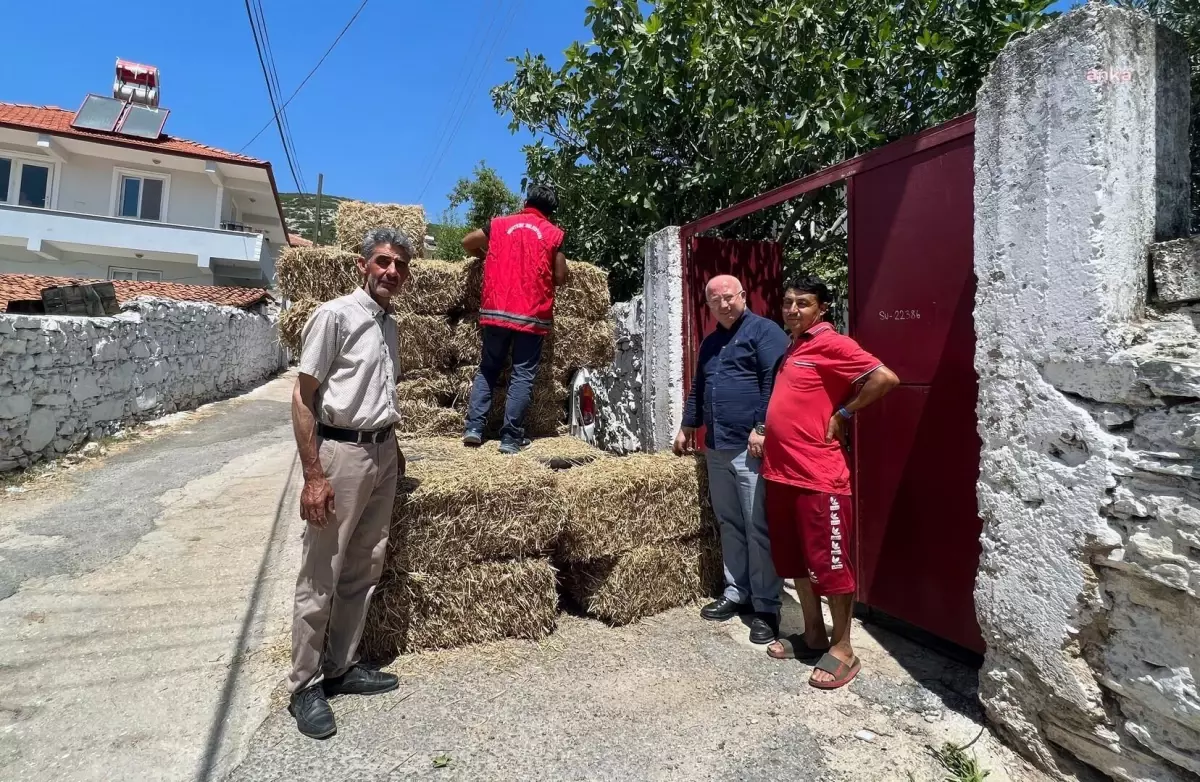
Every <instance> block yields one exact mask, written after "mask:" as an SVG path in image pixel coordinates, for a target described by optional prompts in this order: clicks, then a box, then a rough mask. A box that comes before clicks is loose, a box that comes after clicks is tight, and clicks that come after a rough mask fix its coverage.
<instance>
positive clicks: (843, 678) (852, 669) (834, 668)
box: [808, 652, 862, 690]
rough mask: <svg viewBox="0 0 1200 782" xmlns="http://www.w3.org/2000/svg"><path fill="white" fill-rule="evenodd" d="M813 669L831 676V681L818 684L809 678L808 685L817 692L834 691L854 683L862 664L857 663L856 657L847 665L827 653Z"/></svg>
mask: <svg viewBox="0 0 1200 782" xmlns="http://www.w3.org/2000/svg"><path fill="white" fill-rule="evenodd" d="M813 667H814V668H815V669H816V671H824V672H825V673H830V674H833V681H828V682H819V681H815V680H813V678H812V677H809V679H808V683H809V684H811V685H812V686H813V687H816V688H817V689H818V690H836V689H838V688H839V687H845V686H846V685H847V684H849V683H850V682H852V681H854V677H855V676H858V672H859V671H860V670H862V663H861V662H859V660H858V658H857V657H854V658H851V660H850V662H848V663H844V662H842V661H841V660H839V659H838V658H836V657H834V656H833V655H832V654H829V653H828V652H827V653H825V655H824V656H822V657H821V659H820V660H819V661H818V662H817V664H816V665H815V666H813ZM816 671H814V673H815V672H816Z"/></svg>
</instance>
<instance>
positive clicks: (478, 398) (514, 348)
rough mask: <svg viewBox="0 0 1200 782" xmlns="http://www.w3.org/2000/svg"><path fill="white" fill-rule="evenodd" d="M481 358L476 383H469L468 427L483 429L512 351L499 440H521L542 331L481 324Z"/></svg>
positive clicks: (539, 353) (535, 373)
mask: <svg viewBox="0 0 1200 782" xmlns="http://www.w3.org/2000/svg"><path fill="white" fill-rule="evenodd" d="M481 332H482V339H483V358H482V360H481V361H480V363H479V371H478V372H477V373H476V374H475V383H474V385H472V386H471V403H470V405H469V407H468V408H467V430H468V431H479V432H482V431H483V427H484V424H485V422H486V421H487V417H488V413H489V412H491V410H492V394H493V393H494V392H495V390H496V383H497V382H498V381H499V380H500V375H501V374H502V373H503V372H504V367H505V365H506V364H507V363H508V355H509V351H510V350H511V352H512V375H511V376H510V377H509V379H508V400H507V402H506V403H505V406H504V426H503V427H502V428H501V429H500V438H501V439H502V440H521V439H523V438H524V437H525V428H524V424H525V412H526V411H527V410H529V400H530V399H531V398H532V397H533V379H534V377H535V376H536V375H537V371H538V366H539V365H540V364H541V363H542V343H543V342H544V341H545V339H546V338H545V337H544V336H542V335H541V334H529V333H527V332H524V331H515V330H513V329H505V328H500V327H498V326H484V327H483V329H482V330H481Z"/></svg>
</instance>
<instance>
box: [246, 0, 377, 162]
mask: <svg viewBox="0 0 1200 782" xmlns="http://www.w3.org/2000/svg"><path fill="white" fill-rule="evenodd" d="M368 2H370V0H363V1H362V4H361V5H359V7H358V10H357V11H355V12H354V16H352V17H350V21H348V22H346V26H345V27H343V28H342V31H341V32H340V33H338V35H337V38H334V39H333V43H331V44H329V48H328V49H326V50H325V53H324V54H322V55H321V59H319V60H317V64H316V65H314V66H313V69H312V70H311V71H309V72H308V75H307V76H305V77H304V81H302V82H300V86H299V87H297V88H296V89H295V90H294V91H293V92H292V94H291V95H290V96H288V99H287V100H285V101H284V102H283V105H282V106H280V107H279V108H278V109H276V111H275V114H276V116H278V114H279V112H280V111H282V110H283V109H286V108H287V107H288V104H289V103H291V102H292V100H294V99H295V97H296V96H297V95H299V94H300V90H302V89H304V85H305V84H308V80H309V79H311V78H312V77H313V74H314V73H316V72H317V69H318V68H320V67H321V64H322V63H323V62H325V58H326V57H328V56H329V55H330V53H331V52H333V50H334V48H336V47H337V45H338V42H339V41H341V40H342V36H344V35H345V34H346V32H347V31H348V30H349V29H350V27H351V26H352V25H353V24H354V20H355V19H357V18H358V15H359V14H361V13H362V11H363V9H364V8H366V7H367V3H368ZM275 119H276V118H275V117H271V118H270V119H269V120H267V122H266V124H265V125H263V126H262V127H261V128H259V130H258V132H257V133H255V134H254V138H252V139H250V140H249V141H247V142H246V143H245V144H243V145H242V148H241V149H239V150H238V152H242V151H244V150H245V149H246V147H248V146H250V145H251V144H253V143H254V142H255V141H257V140H258V137H259V136H261V135H262V134H263V132H264V131H266V129H267V128H269V127H271V123H272V122H274V121H275Z"/></svg>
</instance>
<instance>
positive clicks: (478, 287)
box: [463, 257, 483, 312]
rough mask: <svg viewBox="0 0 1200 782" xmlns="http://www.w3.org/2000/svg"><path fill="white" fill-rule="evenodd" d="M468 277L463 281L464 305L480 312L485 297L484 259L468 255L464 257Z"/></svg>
mask: <svg viewBox="0 0 1200 782" xmlns="http://www.w3.org/2000/svg"><path fill="white" fill-rule="evenodd" d="M463 263H464V264H465V266H464V271H465V272H466V277H465V278H464V281H463V291H464V294H465V296H464V300H463V306H464V307H465V308H466V309H468V310H471V311H473V312H478V311H479V307H480V304H481V301H482V299H483V259H482V258H474V257H468V258H464V259H463Z"/></svg>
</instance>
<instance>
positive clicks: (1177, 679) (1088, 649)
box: [975, 4, 1200, 782]
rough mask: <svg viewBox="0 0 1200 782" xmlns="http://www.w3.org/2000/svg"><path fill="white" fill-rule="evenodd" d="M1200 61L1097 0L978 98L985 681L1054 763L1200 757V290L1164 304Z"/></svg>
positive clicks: (1000, 68)
mask: <svg viewBox="0 0 1200 782" xmlns="http://www.w3.org/2000/svg"><path fill="white" fill-rule="evenodd" d="M1096 68H1102V69H1104V68H1108V69H1112V68H1115V69H1119V70H1122V71H1125V70H1128V71H1130V72H1131V74H1132V80H1131V81H1130V82H1107V83H1105V82H1096V81H1094V80H1089V79H1088V78H1087V73H1088V72H1089V70H1091V69H1096ZM1187 76H1188V69H1187V60H1186V50H1185V48H1184V45H1183V42H1182V40H1180V39H1179V38H1178V37H1176V36H1173V35H1171V34H1169V33H1168V32H1167V31H1165V30H1163V29H1161V28H1157V29H1156V27H1155V26H1154V25H1153V23H1152V22H1151V21H1150V19H1149V18H1148V17H1146V16H1144V15H1141V14H1136V13H1132V12H1128V11H1122V10H1118V9H1115V8H1112V7H1108V6H1105V5H1101V4H1091V5H1088V6H1086V7H1085V8H1082V9H1079V10H1077V11H1074V12H1072V13H1071V14H1069V15H1067V16H1066V17H1064V18H1062V19H1060V20H1058V21H1056V22H1055V23H1053V24H1051V25H1049V26H1047V27H1046V28H1044V29H1042V30H1040V31H1038V32H1037V33H1034V34H1032V35H1029V36H1027V37H1025V38H1023V39H1020V40H1018V41H1016V42H1014V43H1013V44H1012V45H1010V46H1008V47H1007V48H1006V49H1005V50H1004V51H1003V52H1002V53H1001V55H1000V57H999V58H998V59H997V61H996V63H995V64H994V66H993V68H992V71H991V73H990V74H989V76H988V78H987V80H986V81H985V83H984V86H983V88H982V89H981V90H980V93H979V104H978V108H977V114H976V136H975V156H976V181H975V271H976V277H977V279H978V294H977V299H976V308H975V325H976V333H977V338H978V342H977V348H976V361H975V363H976V369H977V371H978V373H979V406H978V410H979V431H980V436H981V439H982V441H983V452H982V456H981V462H980V479H979V486H978V496H979V509H980V515H981V517H982V519H983V521H984V532H983V537H982V557H981V562H980V570H979V576H978V579H977V583H976V591H975V599H976V608H977V612H978V617H979V622H980V627H981V629H982V631H983V635H984V639H985V641H986V643H987V652H986V659H985V663H984V667H983V669H982V671H981V672H980V695H981V699H982V700H983V703H984V706H985V708H986V709H987V712H988V715H989V717H990V719H991V720H992V721H993V723H994V724H996V725H997V726H998V727H999V728H1000V729H1001V730H1002V731H1003V732H1004V733H1005V734H1006V735H1007V736H1008V738H1009V739H1010V741H1011V743H1012V744H1013V745H1014V746H1015V747H1017V748H1018V749H1020V750H1022V751H1024V752H1026V753H1028V754H1029V755H1031V756H1032V757H1033V758H1035V759H1036V760H1038V761H1039V762H1040V763H1041V764H1042V765H1043V766H1045V767H1047V768H1055V766H1056V751H1055V748H1058V749H1059V750H1066V751H1067V753H1069V754H1070V755H1072V756H1074V757H1076V758H1078V759H1081V760H1083V761H1085V762H1086V763H1088V764H1090V765H1092V766H1094V767H1096V768H1098V769H1100V770H1101V771H1103V772H1104V773H1105V774H1107V775H1109V776H1110V777H1112V778H1114V779H1117V780H1146V781H1147V782H1149V781H1150V780H1153V781H1154V782H1173V781H1175V780H1185V779H1194V777H1193V776H1191V775H1193V774H1200V690H1198V689H1197V684H1196V672H1197V671H1200V665H1198V662H1200V657H1198V654H1200V600H1198V599H1197V595H1198V594H1200V482H1198V481H1197V478H1198V477H1200V473H1197V472H1196V468H1197V466H1200V461H1198V459H1200V437H1198V436H1197V432H1198V431H1200V405H1198V402H1200V333H1198V332H1197V329H1196V323H1197V322H1198V320H1197V319H1198V318H1200V310H1198V309H1196V308H1195V307H1188V306H1185V307H1184V308H1182V309H1178V310H1174V311H1167V310H1163V309H1154V308H1148V307H1147V301H1146V295H1147V290H1148V282H1149V281H1148V277H1147V251H1148V249H1149V246H1150V245H1151V243H1153V242H1155V241H1156V239H1168V238H1173V237H1174V236H1178V234H1179V233H1180V232H1181V231H1182V230H1183V226H1185V225H1186V219H1187V214H1188V203H1187V197H1186V182H1187V181H1188V174H1189V172H1188V164H1187V129H1188V83H1187ZM1159 287H1164V286H1162V285H1160V286H1159ZM1165 287H1167V288H1168V289H1170V288H1171V286H1169V285H1168V286H1165ZM1176 287H1181V286H1176Z"/></svg>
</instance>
